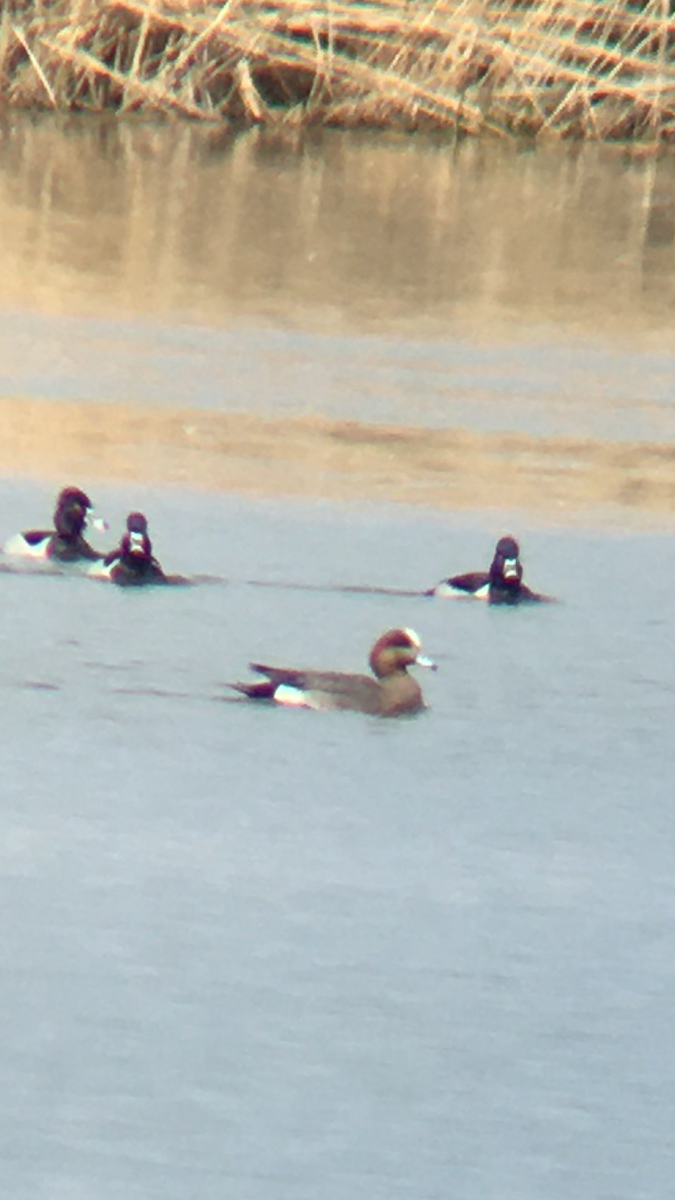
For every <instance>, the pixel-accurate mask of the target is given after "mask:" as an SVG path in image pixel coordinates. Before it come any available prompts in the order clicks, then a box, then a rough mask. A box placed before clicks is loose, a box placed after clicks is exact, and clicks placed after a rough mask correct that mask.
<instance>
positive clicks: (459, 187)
mask: <svg viewBox="0 0 675 1200" xmlns="http://www.w3.org/2000/svg"><path fill="white" fill-rule="evenodd" d="M289 137H290V135H289ZM674 185H675V164H674V163H673V161H672V159H664V160H656V159H654V158H653V157H652V158H650V159H649V160H647V161H640V160H637V161H633V160H629V159H627V158H626V157H625V156H624V155H623V154H622V153H620V152H619V151H617V150H616V149H603V150H599V149H595V148H592V147H591V148H588V147H585V148H583V149H581V150H579V149H576V148H575V149H573V150H571V151H561V150H559V149H558V148H556V149H555V150H538V151H537V153H536V154H535V153H532V152H521V153H518V152H517V151H514V150H513V149H504V148H503V147H501V146H500V147H496V146H492V145H486V144H481V143H479V142H476V141H472V142H467V143H465V144H462V145H461V146H460V147H459V149H453V148H451V147H449V146H448V145H446V144H444V143H440V144H439V143H433V142H420V141H419V139H418V138H411V137H387V136H384V135H381V136H379V137H378V138H377V139H373V138H372V137H360V136H354V135H343V134H339V135H338V134H335V135H331V134H328V135H326V134H324V135H323V136H322V137H321V138H320V139H319V140H317V141H316V142H314V141H311V140H309V139H307V138H306V139H305V140H304V141H303V143H302V145H300V146H298V145H290V146H287V145H283V144H280V143H279V139H278V137H277V138H271V137H270V136H269V135H265V134H263V133H260V132H259V131H253V132H252V133H250V134H249V135H247V136H244V137H240V138H238V139H234V140H233V139H231V138H230V137H228V136H227V135H226V134H224V133H223V134H214V133H205V132H204V131H203V130H201V129H194V128H191V127H189V128H185V127H182V128H181V127H178V128H176V127H171V128H170V129H167V128H166V127H165V126H161V125H160V126H157V125H151V124H141V125H134V124H128V125H124V124H122V125H120V124H116V123H115V122H111V121H108V120H96V121H88V120H80V121H78V122H73V121H71V122H70V123H69V125H68V127H67V134H64V133H61V132H58V131H57V129H55V127H54V124H53V123H52V122H51V121H48V120H43V121H42V122H39V123H37V124H34V123H32V122H23V123H18V124H17V125H16V126H14V125H12V126H6V127H5V128H4V131H3V140H2V143H1V144H0V227H1V228H2V230H3V233H4V238H3V242H4V250H3V282H4V288H5V303H6V304H7V303H8V302H13V303H22V302H24V303H27V304H30V305H31V306H33V305H34V304H36V303H37V305H38V306H39V307H40V308H42V309H44V310H47V311H52V312H53V311H64V310H67V311H70V312H72V311H79V312H82V311H83V310H86V307H87V304H88V303H93V305H94V307H95V309H96V311H97V312H102V311H105V312H108V313H113V312H114V313H116V314H117V315H119V316H121V315H126V314H129V313H147V312H148V311H151V312H154V313H156V314H162V315H166V314H172V315H175V314H176V313H181V312H182V313H189V314H190V316H191V317H192V318H195V319H198V320H201V321H206V322H208V321H212V322H214V323H216V324H221V323H222V321H223V319H224V317H226V316H228V315H229V316H230V317H231V316H232V315H236V316H242V315H250V314H252V315H254V316H255V317H256V318H260V317H261V316H264V315H267V316H269V317H273V318H274V319H275V320H282V321H284V322H286V323H288V324H289V325H295V326H298V325H300V326H303V327H305V326H307V325H308V324H309V325H311V326H313V327H315V328H316V327H319V328H322V329H326V330H331V329H333V328H335V327H336V326H343V327H346V328H348V329H351V330H354V329H358V330H359V331H362V330H363V328H364V322H365V325H366V327H367V328H369V329H372V330H387V329H390V328H391V326H392V323H394V322H398V321H402V322H405V323H406V328H407V330H408V332H409V333H412V332H424V330H425V329H427V330H428V331H432V330H434V329H436V330H437V329H438V328H441V329H447V328H448V326H450V327H452V328H455V329H457V328H459V329H462V328H463V329H465V330H466V329H474V330H480V332H481V334H482V335H483V336H488V337H489V336H491V333H492V331H493V329H494V328H495V327H497V329H499V327H503V326H504V325H507V326H508V325H511V324H512V323H522V322H531V321H535V322H537V323H540V322H542V321H551V322H556V323H560V322H563V323H564V324H565V325H566V326H568V327H569V326H573V327H574V328H576V329H584V328H589V329H590V330H592V331H596V332H597V331H616V332H619V333H623V334H624V335H625V333H626V332H628V329H630V331H631V334H632V335H634V334H635V333H636V332H639V331H642V332H645V331H646V330H648V329H650V328H652V327H654V326H656V327H657V328H658V327H661V328H663V327H664V326H667V325H669V323H670V313H671V308H672V304H673V301H674V300H675V229H674V227H675V186H674ZM104 284H105V286H104ZM626 322H629V325H627V324H626Z"/></svg>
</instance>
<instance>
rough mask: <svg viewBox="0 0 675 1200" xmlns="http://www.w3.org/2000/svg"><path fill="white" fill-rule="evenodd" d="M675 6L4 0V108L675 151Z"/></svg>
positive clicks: (584, 0)
mask: <svg viewBox="0 0 675 1200" xmlns="http://www.w3.org/2000/svg"><path fill="white" fill-rule="evenodd" d="M671 7H672V3H671V0H435V2H434V0H370V2H367V0H366V2H364V3H354V2H351V3H350V2H345V0H343V2H341V0H314V2H308V0H267V2H266V0H262V2H260V0H229V2H225V3H213V2H209V0H34V2H30V0H4V2H3V3H1V4H0V12H1V15H0V105H1V106H2V107H4V108H6V107H9V106H13V107H17V108H21V107H29V108H30V107H39V108H45V109H56V110H85V111H94V112H103V111H115V112H118V113H132V112H143V113H164V114H171V113H178V114H183V115H184V116H187V117H191V118H193V119H199V120H205V121H218V120H220V121H223V120H226V121H232V122H249V123H261V124H270V125H289V124H290V125H296V126H306V125H309V124H324V125H337V126H341V127H351V128H353V127H356V126H371V127H380V128H385V129H389V128H398V129H400V128H403V129H410V130H412V129H420V128H422V129H429V130H441V131H449V132H453V133H478V132H490V133H492V134H496V135H507V134H513V133H516V134H524V135H530V136H538V135H545V134H550V135H553V136H557V137H575V136H576V137H590V138H595V139H629V138H633V139H636V138H640V139H647V140H649V141H655V142H656V141H671V140H673V139H675V15H674V14H673V13H672V12H671Z"/></svg>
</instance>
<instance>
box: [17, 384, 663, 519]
mask: <svg viewBox="0 0 675 1200" xmlns="http://www.w3.org/2000/svg"><path fill="white" fill-rule="evenodd" d="M0 423H1V426H2V429H3V431H4V437H3V439H2V443H1V444H0V471H2V472H3V473H10V472H17V473H22V474H30V475H36V476H44V477H49V478H52V479H53V480H54V481H55V484H62V483H64V482H67V483H70V482H78V483H81V484H86V486H89V483H90V481H91V480H93V479H96V478H99V479H103V480H113V481H119V482H123V481H125V480H133V481H134V482H137V481H138V480H141V481H143V482H145V483H148V484H153V483H155V484H159V483H185V484H189V485H190V486H192V487H196V488H206V489H215V490H223V491H229V492H235V493H242V494H243V493H247V494H249V495H255V496H275V495H279V496H283V495H286V496H311V497H325V498H327V499H331V500H338V501H345V500H370V501H372V500H376V501H403V502H405V503H408V504H425V505H431V506H433V507H437V508H454V509H457V508H463V507H469V508H475V507H481V506H490V507H493V506H494V507H499V508H500V509H502V510H506V509H509V508H514V507H522V508H524V509H529V510H531V511H532V512H534V513H536V514H537V515H538V516H544V515H545V516H548V517H556V516H561V517H563V519H567V518H568V517H569V516H571V515H573V513H574V511H580V510H584V509H587V508H590V507H594V506H597V505H603V504H620V505H622V506H628V507H634V508H635V509H638V510H642V511H645V512H652V513H654V514H664V513H667V514H671V513H672V512H673V510H674V508H675V448H673V447H670V446H664V445H662V444H658V443H653V444H652V443H617V442H610V441H600V440H575V439H573V438H565V437H543V438H536V437H531V436H528V435H526V434H521V433H515V434H503V433H487V434H478V433H469V432H467V431H466V430H461V429H446V430H424V429H420V428H417V427H406V426H395V425H388V426H387V425H365V424H361V423H359V422H349V421H339V420H328V419H324V418H320V417H304V418H292V419H270V418H265V417H261V416H249V415H239V414H218V413H212V412H204V411H197V410H167V409H145V410H143V411H138V410H135V409H134V408H133V407H131V406H124V405H118V404H91V403H89V404H87V403H65V402H56V403H54V402H50V401H33V400H19V399H16V400H0Z"/></svg>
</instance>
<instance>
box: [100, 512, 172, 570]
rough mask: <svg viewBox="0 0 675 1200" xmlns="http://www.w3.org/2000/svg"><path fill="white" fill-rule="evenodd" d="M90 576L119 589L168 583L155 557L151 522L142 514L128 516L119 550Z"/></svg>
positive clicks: (107, 555)
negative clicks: (114, 584)
mask: <svg viewBox="0 0 675 1200" xmlns="http://www.w3.org/2000/svg"><path fill="white" fill-rule="evenodd" d="M90 574H93V575H95V576H96V578H98V579H110V580H112V582H113V583H116V584H118V585H119V586H120V587H142V586H144V585H146V584H154V583H168V582H169V581H168V578H167V576H166V575H165V574H164V571H163V570H162V568H161V566H160V564H159V562H158V561H157V559H156V558H155V557H154V555H153V553H152V542H151V541H150V538H149V536H148V521H147V518H146V517H145V516H144V514H143V513H141V512H131V513H129V516H128V517H127V523H126V532H125V533H124V535H123V537H122V539H121V541H120V544H119V546H116V547H115V549H114V550H111V551H110V553H109V554H106V556H105V558H104V559H103V562H102V563H101V565H100V566H94V567H92V568H91V571H90Z"/></svg>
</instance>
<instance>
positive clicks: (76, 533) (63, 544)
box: [3, 487, 108, 563]
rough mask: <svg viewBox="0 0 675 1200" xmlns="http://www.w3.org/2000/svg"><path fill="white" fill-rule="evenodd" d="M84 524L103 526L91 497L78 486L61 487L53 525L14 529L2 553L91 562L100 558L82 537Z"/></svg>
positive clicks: (63, 561) (101, 527)
mask: <svg viewBox="0 0 675 1200" xmlns="http://www.w3.org/2000/svg"><path fill="white" fill-rule="evenodd" d="M88 528H93V529H107V528H108V527H107V525H106V523H105V521H102V520H101V519H100V518H98V517H95V516H94V512H93V507H92V503H91V500H90V499H89V497H88V496H87V495H86V493H85V492H83V491H82V490H81V489H80V488H76V487H66V488H63V489H62V490H61V491H60V492H59V494H58V496H57V498H56V508H55V510H54V528H53V529H29V530H26V531H25V532H24V533H15V534H14V536H13V537H11V538H10V539H9V541H7V542H6V543H5V545H4V547H3V549H4V552H5V554H10V555H15V556H17V557H21V558H33V559H43V560H51V561H54V562H61V563H76V562H95V561H97V560H100V559H102V558H103V555H102V554H100V553H99V552H98V551H97V550H94V548H93V546H90V545H89V543H88V542H87V541H86V540H85V537H84V532H85V530H86V529H88Z"/></svg>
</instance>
